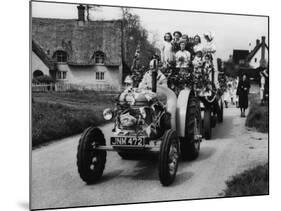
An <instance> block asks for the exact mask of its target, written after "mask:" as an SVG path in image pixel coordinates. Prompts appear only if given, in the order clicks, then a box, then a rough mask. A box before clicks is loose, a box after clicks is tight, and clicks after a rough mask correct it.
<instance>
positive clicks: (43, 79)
mask: <svg viewBox="0 0 281 211" xmlns="http://www.w3.org/2000/svg"><path fill="white" fill-rule="evenodd" d="M54 82H55V80H54V79H53V78H52V77H50V76H48V75H42V76H38V77H36V78H33V79H32V83H43V84H50V83H54Z"/></svg>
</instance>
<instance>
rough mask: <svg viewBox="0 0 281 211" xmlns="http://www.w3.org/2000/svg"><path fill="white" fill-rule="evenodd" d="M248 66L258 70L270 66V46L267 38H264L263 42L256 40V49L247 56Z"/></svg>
mask: <svg viewBox="0 0 281 211" xmlns="http://www.w3.org/2000/svg"><path fill="white" fill-rule="evenodd" d="M247 63H248V65H249V66H250V67H251V68H253V69H257V68H259V67H262V68H266V67H267V66H268V45H267V44H266V42H265V37H264V36H263V37H262V39H261V41H260V40H259V39H257V40H256V46H255V48H254V49H253V50H252V51H251V52H250V53H249V55H248V56H247Z"/></svg>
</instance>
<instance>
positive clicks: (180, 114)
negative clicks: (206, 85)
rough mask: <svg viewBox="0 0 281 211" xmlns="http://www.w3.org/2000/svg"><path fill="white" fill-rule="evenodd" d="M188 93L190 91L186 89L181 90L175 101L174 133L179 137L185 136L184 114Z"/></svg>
mask: <svg viewBox="0 0 281 211" xmlns="http://www.w3.org/2000/svg"><path fill="white" fill-rule="evenodd" d="M190 92H191V90H190V89H188V88H186V89H183V90H182V91H181V92H180V94H179V96H178V100H177V113H176V119H177V130H176V131H177V134H178V136H179V137H184V136H185V121H186V112H187V106H188V99H189V95H190Z"/></svg>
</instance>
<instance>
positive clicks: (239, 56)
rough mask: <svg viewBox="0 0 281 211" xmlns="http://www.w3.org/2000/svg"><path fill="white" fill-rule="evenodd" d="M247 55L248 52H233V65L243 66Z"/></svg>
mask: <svg viewBox="0 0 281 211" xmlns="http://www.w3.org/2000/svg"><path fill="white" fill-rule="evenodd" d="M248 55H249V51H248V50H236V49H234V50H233V56H232V61H233V63H234V64H235V65H245V64H246V60H247V56H248Z"/></svg>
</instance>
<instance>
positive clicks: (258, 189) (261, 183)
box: [224, 163, 269, 196]
mask: <svg viewBox="0 0 281 211" xmlns="http://www.w3.org/2000/svg"><path fill="white" fill-rule="evenodd" d="M226 185H227V189H226V190H225V191H224V194H225V196H250V195H265V194H269V171H268V163H267V164H265V165H259V166H257V167H255V168H253V169H250V170H246V171H244V172H243V173H241V174H239V175H236V176H234V177H233V178H232V179H231V180H229V181H227V182H226Z"/></svg>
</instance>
